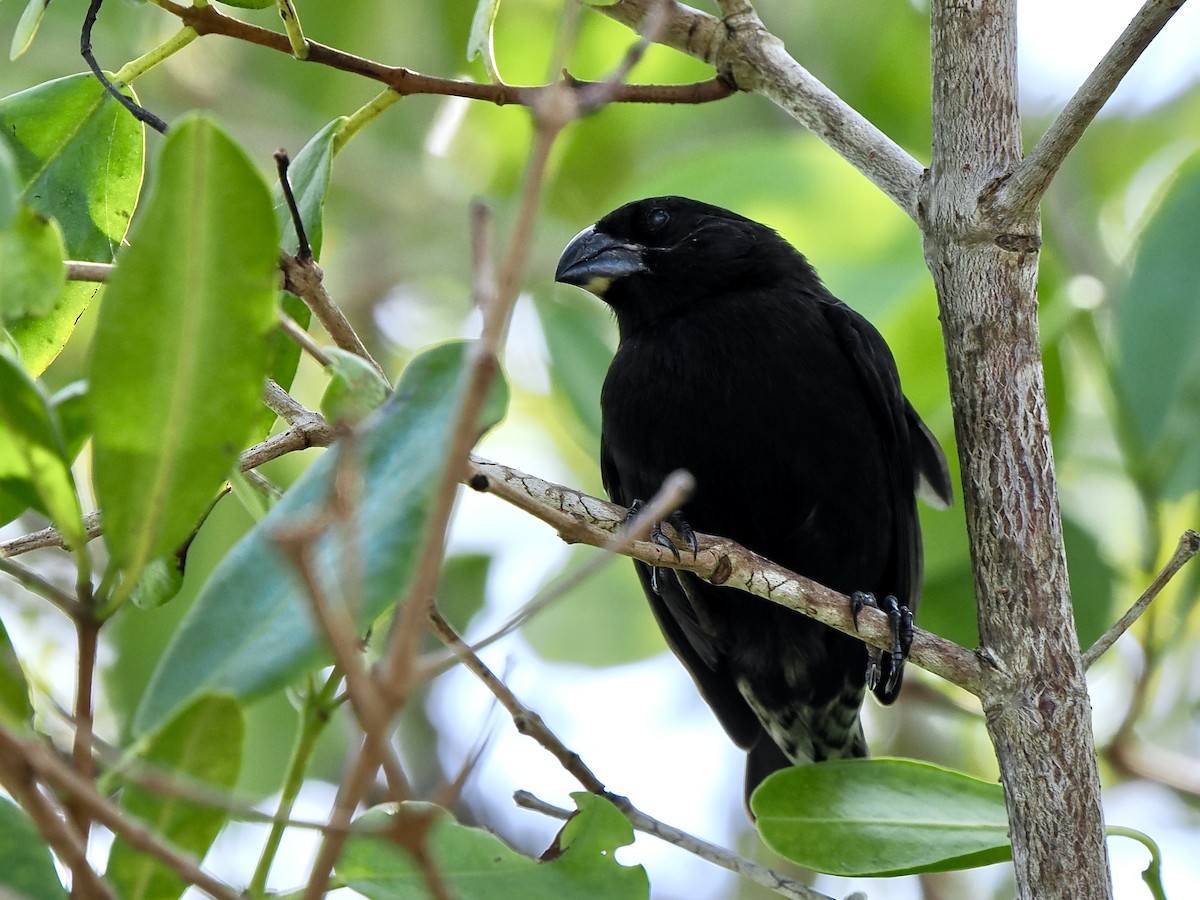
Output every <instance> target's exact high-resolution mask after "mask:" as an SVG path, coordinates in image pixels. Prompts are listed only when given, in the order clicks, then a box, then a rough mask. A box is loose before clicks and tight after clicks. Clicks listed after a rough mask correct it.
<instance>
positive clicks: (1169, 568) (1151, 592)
mask: <svg viewBox="0 0 1200 900" xmlns="http://www.w3.org/2000/svg"><path fill="white" fill-rule="evenodd" d="M1197 552H1200V534H1197V533H1196V532H1194V531H1192V530H1191V529H1189V530H1187V531H1185V532H1184V533H1183V534H1182V535H1180V538H1179V543H1178V544H1177V545H1176V547H1175V552H1174V553H1172V554H1171V558H1170V559H1169V560H1167V564H1166V565H1165V566H1163V567H1162V570H1161V571H1160V572H1159V573H1158V574H1157V575H1155V576H1154V580H1153V581H1151V582H1150V585H1149V587H1147V588H1146V590H1145V591H1143V592H1142V595H1141V596H1140V597H1138V598H1137V601H1136V602H1135V603H1134V604H1133V606H1131V607H1130V608H1129V610H1128V611H1127V612H1126V613H1125V615H1123V616H1121V618H1120V619H1118V620H1117V621H1116V623H1114V624H1113V626H1112V627H1111V628H1109V629H1108V631H1106V632H1104V634H1103V635H1101V636H1100V639H1099V640H1097V641H1096V643H1094V644H1092V646H1091V647H1089V648H1088V649H1087V652H1085V653H1084V654H1083V657H1082V660H1083V667H1084V668H1085V669H1088V668H1091V666H1092V663H1094V662H1095V661H1096V660H1098V659H1099V658H1100V657H1101V656H1103V655H1104V653H1105V652H1107V650H1108V648H1109V647H1111V646H1112V645H1113V644H1115V643H1116V642H1117V638H1119V637H1120V636H1121V635H1123V634H1124V633H1125V632H1126V631H1128V630H1129V628H1130V626H1132V625H1133V623H1134V622H1136V621H1137V620H1138V618H1139V617H1140V616H1141V614H1142V613H1144V612H1145V611H1146V608H1147V607H1148V606H1150V604H1151V603H1153V602H1154V598H1155V597H1157V596H1158V595H1159V594H1160V593H1162V589H1163V588H1165V587H1166V586H1167V585H1168V584H1169V583H1170V581H1171V579H1172V578H1174V577H1175V574H1176V573H1177V572H1178V571H1179V570H1180V569H1182V568H1183V567H1184V566H1185V565H1187V563H1188V561H1189V560H1190V559H1191V558H1192V557H1193V556H1195V555H1196V553H1197Z"/></svg>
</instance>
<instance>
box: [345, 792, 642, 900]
mask: <svg viewBox="0 0 1200 900" xmlns="http://www.w3.org/2000/svg"><path fill="white" fill-rule="evenodd" d="M571 796H572V797H573V798H574V799H575V802H576V804H577V806H578V807H579V812H578V813H576V814H575V815H574V816H572V818H571V820H570V821H569V822H567V824H566V825H565V826H564V827H563V829H562V831H561V832H560V834H559V836H558V838H557V839H556V840H555V846H554V847H552V848H551V849H550V850H549V851H547V856H552V857H553V858H551V859H549V860H548V861H545V862H542V861H538V860H535V859H530V858H529V857H527V856H524V855H522V854H520V853H517V852H516V851H515V850H513V849H511V848H510V847H508V845H506V844H505V843H504V842H503V841H501V840H500V838H498V837H496V835H494V834H492V833H491V832H488V831H484V830H483V829H481V828H471V827H468V826H465V825H460V824H459V823H458V822H456V821H454V819H453V818H451V816H450V814H449V813H447V812H446V811H445V810H443V809H440V808H438V807H436V806H433V805H431V804H428V803H415V802H410V803H403V804H400V805H399V806H398V807H396V808H393V809H392V810H390V811H385V810H382V809H377V810H372V811H370V812H368V813H366V814H365V815H364V816H362V817H361V818H359V819H358V820H357V822H356V829H358V830H360V831H361V832H374V834H370V833H356V834H355V835H353V836H352V837H351V838H350V840H349V841H347V842H346V848H345V850H344V851H343V853H342V856H341V859H340V860H339V862H338V864H337V869H336V872H337V875H338V877H339V878H341V879H342V880H343V881H345V882H346V884H348V885H349V886H350V887H351V888H353V889H354V890H356V891H358V892H359V893H360V894H362V895H364V896H365V897H367V898H369V900H417V898H425V897H430V896H432V895H431V893H430V891H429V888H428V886H427V884H426V880H425V875H424V873H423V872H422V869H421V867H420V865H418V864H417V862H416V861H415V859H414V857H413V855H412V853H411V852H409V850H407V849H405V847H406V846H416V847H420V846H423V847H424V848H425V851H426V852H427V853H428V854H429V858H430V863H431V865H432V867H433V869H434V870H435V871H437V872H438V874H439V875H440V876H441V877H442V878H443V879H444V880H445V882H446V886H447V887H448V888H449V889H450V893H451V894H452V895H453V896H454V897H456V898H459V900H475V898H478V900H571V898H579V900H604V898H613V900H634V898H637V897H648V896H649V893H650V883H649V880H648V879H647V877H646V871H645V869H643V868H642V867H641V866H622V865H621V864H620V863H618V862H617V861H616V859H615V858H614V857H613V851H614V850H616V849H617V848H618V847H623V846H625V845H627V844H631V843H633V828H632V827H631V826H630V825H629V822H628V821H627V820H626V819H625V817H624V816H622V815H621V813H620V812H619V811H618V810H617V809H616V807H614V806H613V805H612V804H611V803H610V802H609V801H607V800H605V799H603V798H601V797H597V796H595V795H593V794H587V793H576V794H572V795H571Z"/></svg>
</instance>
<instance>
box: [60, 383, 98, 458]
mask: <svg viewBox="0 0 1200 900" xmlns="http://www.w3.org/2000/svg"><path fill="white" fill-rule="evenodd" d="M50 406H51V407H52V408H53V410H54V414H55V415H56V416H57V417H58V425H59V428H60V429H61V430H62V436H63V444H64V445H65V446H66V448H67V460H68V462H74V460H75V457H77V456H78V455H79V451H80V450H82V449H83V445H84V444H85V443H87V439H88V438H89V437H91V436H92V423H91V417H90V416H89V415H88V398H87V382H86V381H73V382H71V383H70V384H68V385H67V386H66V387H63V388H60V389H59V390H58V391H56V392H55V394H54V396H53V397H51V398H50Z"/></svg>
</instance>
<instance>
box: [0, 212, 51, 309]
mask: <svg viewBox="0 0 1200 900" xmlns="http://www.w3.org/2000/svg"><path fill="white" fill-rule="evenodd" d="M66 255H67V251H66V247H65V246H64V245H63V236H62V231H61V230H60V229H59V227H58V223H57V222H55V221H54V220H53V219H45V218H43V217H42V216H40V215H38V214H37V213H36V212H34V211H33V210H32V209H30V208H29V207H28V206H26V205H25V204H21V205H20V206H19V207H18V208H17V212H16V215H15V216H14V217H13V219H12V221H10V222H9V223H8V227H7V228H5V229H4V230H2V231H0V260H2V261H3V263H4V277H3V278H0V320H3V321H5V322H11V321H13V320H14V319H18V318H20V317H21V316H32V317H39V316H44V315H46V314H47V313H49V312H50V311H51V310H52V309H53V308H54V303H55V301H56V300H57V299H58V296H59V294H61V293H62V289H63V287H64V286H65V285H66V283H67V273H66V269H65V267H64V266H63V260H64V259H65V258H66Z"/></svg>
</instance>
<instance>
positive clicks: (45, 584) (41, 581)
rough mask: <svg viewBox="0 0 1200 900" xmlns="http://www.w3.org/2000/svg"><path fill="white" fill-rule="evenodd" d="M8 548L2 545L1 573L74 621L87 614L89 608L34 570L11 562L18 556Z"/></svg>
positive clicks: (0, 557) (0, 546)
mask: <svg viewBox="0 0 1200 900" xmlns="http://www.w3.org/2000/svg"><path fill="white" fill-rule="evenodd" d="M56 533H57V532H56ZM18 540H20V538H18ZM7 546H8V544H7V543H5V544H4V545H0V572H3V573H4V574H5V575H8V576H9V577H10V578H12V579H14V580H15V581H16V582H17V583H18V584H20V585H21V586H22V587H24V588H25V589H26V590H28V591H31V592H32V593H34V594H37V595H38V596H40V597H42V598H43V599H45V600H49V601H50V602H51V603H53V604H54V605H55V606H57V607H58V608H59V609H61V610H62V611H63V612H64V613H66V614H67V615H68V616H70V617H71V618H72V619H75V620H79V619H80V618H82V617H83V616H84V615H85V614H86V613H87V608H86V607H85V606H84V605H83V604H82V603H80V602H79V601H78V600H76V599H75V598H74V597H72V596H71V595H70V594H68V593H67V592H66V591H64V590H63V589H62V588H60V587H59V586H58V585H56V584H52V583H51V582H49V581H47V580H46V579H45V578H43V577H42V576H41V575H39V574H38V573H37V572H34V571H33V570H32V569H27V568H25V566H22V565H20V564H19V563H15V562H12V561H11V560H9V559H8V558H7V557H9V556H16V555H17V554H16V553H9V552H8V551H7Z"/></svg>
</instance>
